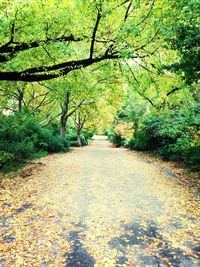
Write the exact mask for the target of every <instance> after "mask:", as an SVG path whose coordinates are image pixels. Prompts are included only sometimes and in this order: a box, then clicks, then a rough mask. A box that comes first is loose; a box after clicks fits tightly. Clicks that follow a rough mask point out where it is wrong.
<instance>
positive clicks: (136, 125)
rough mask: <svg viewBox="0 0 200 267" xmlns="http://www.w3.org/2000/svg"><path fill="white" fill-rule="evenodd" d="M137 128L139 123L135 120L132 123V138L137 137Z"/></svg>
mask: <svg viewBox="0 0 200 267" xmlns="http://www.w3.org/2000/svg"><path fill="white" fill-rule="evenodd" d="M138 127H139V121H138V120H135V122H134V137H136V136H137V133H138Z"/></svg>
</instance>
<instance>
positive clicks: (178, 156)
mask: <svg viewBox="0 0 200 267" xmlns="http://www.w3.org/2000/svg"><path fill="white" fill-rule="evenodd" d="M199 127H200V105H196V106H195V107H193V108H192V109H191V110H182V111H181V110H179V111H175V112H173V113H171V114H162V115H156V114H153V115H152V114H151V115H150V116H149V117H147V118H146V120H145V121H144V123H143V125H142V128H141V130H140V132H139V133H138V135H137V136H136V138H133V139H132V140H131V141H130V142H129V147H131V148H135V149H143V150H154V151H157V152H158V153H159V154H160V155H161V156H163V157H164V158H166V159H173V160H183V161H185V162H186V163H189V164H195V165H197V164H200V156H199V155H200V142H198V141H197V140H199V137H200V134H199Z"/></svg>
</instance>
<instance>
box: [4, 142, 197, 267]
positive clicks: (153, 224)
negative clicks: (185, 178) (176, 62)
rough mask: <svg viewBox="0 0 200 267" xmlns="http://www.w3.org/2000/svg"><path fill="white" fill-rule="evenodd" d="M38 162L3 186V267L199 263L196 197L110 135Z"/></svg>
mask: <svg viewBox="0 0 200 267" xmlns="http://www.w3.org/2000/svg"><path fill="white" fill-rule="evenodd" d="M40 162H41V163H40V164H35V165H33V166H34V168H35V170H34V173H33V175H31V176H27V175H26V173H25V175H23V177H18V178H15V179H14V180H9V181H5V182H4V183H3V185H2V190H1V192H2V195H1V202H0V204H1V207H2V208H3V209H2V210H1V218H0V222H1V228H0V229H1V233H2V235H1V244H2V245H1V248H0V251H1V258H0V266H5V267H12V266H13V267H18V266H22V267H24V266H28V267H36V266H37V267H46V266H49V267H50V266H55V267H62V266H67V267H76V266H81V267H91V266H95V267H97V266H98V267H104V266H105V267H106V266H107V267H108V266H139V267H140V266H183V267H186V266H188V267H195V266H199V264H198V259H199V258H198V248H199V247H198V229H200V227H199V226H200V224H199V220H198V218H199V217H198V196H197V194H196V192H195V189H192V188H190V189H188V188H186V187H184V186H183V185H181V184H180V183H179V182H178V181H177V179H174V177H173V174H171V176H169V175H166V173H163V172H162V171H161V170H159V169H158V168H157V167H155V166H154V165H152V164H148V163H147V162H145V161H142V160H141V159H140V158H139V157H138V156H137V154H136V153H133V152H129V151H127V150H126V149H117V148H113V147H112V145H110V144H109V142H108V141H107V140H106V139H105V137H96V138H95V140H94V141H93V142H92V144H91V145H90V146H88V147H84V148H80V149H75V150H74V151H73V152H71V153H66V154H60V155H51V156H48V157H46V158H43V159H42V160H40ZM32 168H33V167H32ZM27 173H28V172H27Z"/></svg>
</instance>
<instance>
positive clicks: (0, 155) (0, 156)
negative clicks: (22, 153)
mask: <svg viewBox="0 0 200 267" xmlns="http://www.w3.org/2000/svg"><path fill="white" fill-rule="evenodd" d="M12 159H13V154H11V153H8V152H5V151H0V168H1V167H3V166H4V165H5V164H7V163H10V162H11V161H12Z"/></svg>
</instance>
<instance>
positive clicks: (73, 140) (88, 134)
mask: <svg viewBox="0 0 200 267" xmlns="http://www.w3.org/2000/svg"><path fill="white" fill-rule="evenodd" d="M93 135H94V132H93V131H88V130H85V129H84V130H83V131H82V133H81V136H80V139H81V146H86V145H88V142H89V140H90V139H91V138H92V137H93ZM68 140H69V142H70V145H71V146H78V143H77V132H76V130H72V132H71V133H70V134H69V136H68Z"/></svg>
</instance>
